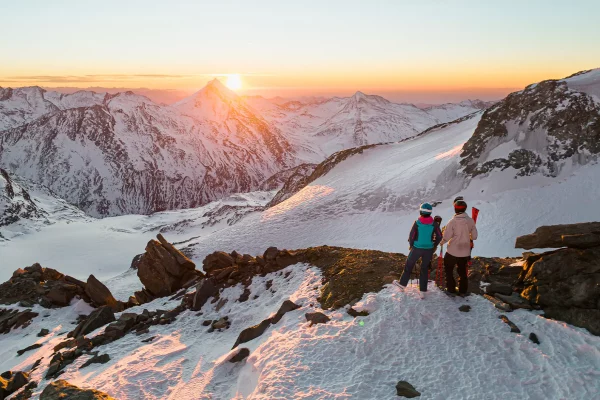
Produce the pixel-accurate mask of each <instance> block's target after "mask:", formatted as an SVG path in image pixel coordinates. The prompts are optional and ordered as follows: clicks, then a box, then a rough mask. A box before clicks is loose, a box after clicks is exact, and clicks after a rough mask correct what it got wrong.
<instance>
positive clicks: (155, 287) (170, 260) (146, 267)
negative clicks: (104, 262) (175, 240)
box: [136, 234, 201, 303]
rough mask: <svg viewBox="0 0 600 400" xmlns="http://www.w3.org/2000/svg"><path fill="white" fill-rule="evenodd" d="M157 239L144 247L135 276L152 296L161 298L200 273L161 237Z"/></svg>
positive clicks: (187, 259)
mask: <svg viewBox="0 0 600 400" xmlns="http://www.w3.org/2000/svg"><path fill="white" fill-rule="evenodd" d="M157 237H158V239H159V241H156V240H150V241H149V242H148V244H147V245H146V252H145V253H144V254H143V255H142V257H141V258H140V260H139V262H138V264H137V275H138V277H139V278H140V281H141V282H142V284H143V285H144V287H145V288H146V290H148V291H149V292H150V293H151V294H152V295H153V296H155V297H163V296H169V295H171V294H173V293H175V292H176V291H177V290H179V289H181V288H182V287H183V285H184V284H186V283H187V282H188V281H190V280H191V279H192V278H194V277H195V276H198V275H201V273H200V272H199V271H196V270H195V267H196V266H195V264H194V263H193V262H192V261H191V260H190V259H189V258H187V257H186V256H185V255H184V254H183V253H181V252H180V251H179V250H177V249H176V248H175V247H174V246H173V245H172V244H170V243H169V242H167V241H166V240H165V238H164V237H163V236H162V235H160V234H159V235H158V236H157ZM137 297H138V296H137V294H136V298H137ZM140 303H142V301H140Z"/></svg>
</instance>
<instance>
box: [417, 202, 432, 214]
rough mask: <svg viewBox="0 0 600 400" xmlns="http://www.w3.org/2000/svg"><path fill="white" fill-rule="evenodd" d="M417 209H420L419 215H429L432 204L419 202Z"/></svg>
mask: <svg viewBox="0 0 600 400" xmlns="http://www.w3.org/2000/svg"><path fill="white" fill-rule="evenodd" d="M419 211H420V213H421V215H424V216H429V215H431V213H432V212H433V206H432V205H431V204H429V203H423V204H421V207H420V208H419Z"/></svg>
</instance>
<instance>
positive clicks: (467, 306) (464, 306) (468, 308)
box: [458, 304, 471, 312]
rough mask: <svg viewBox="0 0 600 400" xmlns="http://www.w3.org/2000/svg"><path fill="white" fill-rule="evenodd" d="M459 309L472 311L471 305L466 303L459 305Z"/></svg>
mask: <svg viewBox="0 0 600 400" xmlns="http://www.w3.org/2000/svg"><path fill="white" fill-rule="evenodd" d="M458 311H461V312H469V311H471V306H469V305H467V304H464V305H462V306H460V307H458Z"/></svg>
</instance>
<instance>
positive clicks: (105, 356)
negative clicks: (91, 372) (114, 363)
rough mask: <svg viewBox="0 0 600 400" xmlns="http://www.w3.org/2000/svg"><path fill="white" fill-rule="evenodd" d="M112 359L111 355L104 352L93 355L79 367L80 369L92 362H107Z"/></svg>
mask: <svg viewBox="0 0 600 400" xmlns="http://www.w3.org/2000/svg"><path fill="white" fill-rule="evenodd" d="M109 361H110V356H109V355H108V354H102V355H101V356H98V355H96V356H93V357H92V358H90V359H89V360H87V361H86V362H84V363H83V364H82V365H81V367H79V369H82V368H85V367H88V366H90V365H92V364H106V363H107V362H109Z"/></svg>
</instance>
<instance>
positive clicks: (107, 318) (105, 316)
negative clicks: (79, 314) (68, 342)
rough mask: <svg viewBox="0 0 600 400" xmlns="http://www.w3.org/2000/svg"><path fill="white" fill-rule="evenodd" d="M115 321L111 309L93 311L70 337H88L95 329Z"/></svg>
mask: <svg viewBox="0 0 600 400" xmlns="http://www.w3.org/2000/svg"><path fill="white" fill-rule="evenodd" d="M113 321H115V314H114V312H113V310H112V308H111V307H109V306H103V307H100V308H97V309H95V310H94V311H92V313H91V314H90V315H88V317H87V318H86V319H85V320H83V321H81V322H80V323H79V325H77V328H75V330H74V331H73V332H70V333H69V337H77V336H82V335H87V334H88V333H90V332H92V331H93V330H95V329H98V328H100V327H101V326H104V325H106V324H109V323H111V322H113Z"/></svg>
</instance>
